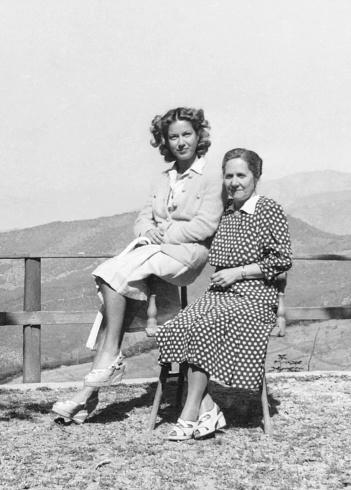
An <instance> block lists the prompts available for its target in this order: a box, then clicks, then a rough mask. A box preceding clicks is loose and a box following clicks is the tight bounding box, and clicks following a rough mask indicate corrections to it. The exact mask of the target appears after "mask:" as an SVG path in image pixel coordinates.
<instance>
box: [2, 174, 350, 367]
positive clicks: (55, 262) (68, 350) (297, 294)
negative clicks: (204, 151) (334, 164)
mask: <svg viewBox="0 0 351 490" xmlns="http://www.w3.org/2000/svg"><path fill="white" fill-rule="evenodd" d="M328 180H330V182H331V183H332V184H330V185H329V187H330V190H329V192H326V191H325V189H326V186H327V185H328ZM273 182H274V181H273ZM302 182H311V186H310V187H309V190H310V194H309V193H307V192H306V186H305V187H303V186H302V184H301V183H302ZM278 183H279V185H278V186H277V187H276V188H275V187H274V186H269V185H268V183H265V184H264V185H263V184H262V186H261V188H260V189H259V192H260V193H262V194H265V195H268V196H269V197H273V198H275V199H276V200H277V201H278V202H280V203H282V204H283V206H284V208H285V209H286V210H288V211H289V210H290V209H291V210H292V212H294V213H295V214H296V215H297V214H299V216H298V217H296V216H295V217H294V216H293V215H290V214H289V213H288V221H289V226H290V233H291V237H292V246H293V251H294V254H295V255H301V254H323V253H330V254H332V253H337V254H350V253H351V234H350V231H351V226H350V224H351V222H350V219H351V218H350V217H351V213H347V203H348V202H349V201H348V199H349V197H350V191H349V190H348V189H344V186H346V187H347V186H348V185H350V189H351V174H341V173H339V172H332V171H331V172H330V174H328V173H326V172H313V173H312V174H308V173H306V174H304V175H302V174H298V175H297V176H296V175H295V176H291V177H289V178H285V179H280V181H278ZM337 185H339V186H340V189H339V190H335V189H334V187H335V186H337ZM307 187H308V186H307ZM321 189H322V190H323V189H324V191H322V192H321ZM332 189H334V190H332ZM327 198H328V199H329V204H330V205H331V203H333V204H334V208H335V209H336V211H335V216H334V217H331V219H330V223H329V225H328V226H327V225H326V226H324V228H328V230H325V229H324V230H322V226H317V224H319V221H318V219H319V218H320V219H321V220H322V221H323V212H322V211H323V210H324V212H326V211H325V203H326V202H327ZM342 209H343V210H345V214H344V215H343V216H344V218H343V220H344V221H343V226H342V227H341V225H342V223H341V222H339V221H338V218H339V216H341V214H340V213H341V210H342ZM308 210H311V211H310V212H308ZM321 210H322V211H321ZM136 215H137V213H136V212H131V213H124V214H118V215H114V216H109V217H101V218H96V219H88V220H78V221H68V222H61V221H58V222H53V223H49V224H46V225H40V226H35V227H32V228H26V229H21V230H13V231H8V232H2V233H0V254H13V253H29V252H30V253H38V254H39V255H40V254H67V255H69V254H81V257H82V258H80V259H69V258H68V259H43V261H42V309H43V310H84V309H94V308H97V307H98V305H99V301H98V299H97V295H96V290H95V286H94V281H93V279H92V278H91V275H90V274H91V272H92V271H93V269H94V268H95V267H96V266H97V264H99V263H100V262H101V261H102V259H88V258H84V253H85V254H99V253H102V254H103V253H111V254H118V253H119V252H120V251H121V250H122V249H123V248H124V247H125V246H126V245H127V244H128V243H129V242H130V241H131V240H132V238H133V223H134V221H135V218H136ZM301 218H302V219H301ZM308 222H310V224H309V223H308ZM332 227H336V228H337V229H338V231H339V232H340V231H343V233H338V234H337V233H336V232H335V233H332V232H331V231H330V229H331V228H332ZM350 269H351V263H350V262H328V263H325V262H320V261H295V263H294V267H293V269H292V270H291V271H290V272H289V274H288V287H287V291H286V292H287V296H286V303H287V305H291V306H303V305H310V306H311V305H315V306H317V305H338V304H344V305H347V304H351V290H350V279H349V277H350V272H351V270H350ZM211 272H212V268H211V267H210V266H206V268H205V269H204V271H203V273H202V274H201V276H200V277H199V278H198V279H197V281H196V282H195V283H194V284H193V285H191V286H190V287H189V288H188V296H189V300H190V301H192V300H193V299H194V298H196V297H197V296H199V295H200V294H202V293H203V291H205V289H206V288H207V285H208V282H209V276H210V274H211ZM0 293H1V307H0V310H1V311H6V310H8V311H11V310H19V309H22V306H23V261H22V260H14V259H8V260H1V261H0ZM89 329H90V326H88V325H87V326H84V325H81V326H77V325H75V326H69V325H67V326H66V325H64V326H57V327H54V328H53V327H46V326H43V328H42V358H43V364H44V365H47V366H53V365H55V363H56V364H57V363H58V364H67V363H72V362H83V361H84V360H87V358H89V354H88V353H87V351H86V350H85V347H84V339H85V338H86V337H87V333H88V331H89ZM0 332H1V335H2V340H3V341H2V344H1V346H0V358H1V361H0V369H1V370H2V371H3V372H5V373H9V372H12V371H13V370H14V369H15V370H16V369H17V370H18V369H19V366H20V365H21V362H22V360H21V357H22V353H21V349H22V330H21V328H19V327H0ZM16 366H17V367H16Z"/></svg>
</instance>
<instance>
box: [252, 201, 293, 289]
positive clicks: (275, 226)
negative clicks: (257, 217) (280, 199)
mask: <svg viewBox="0 0 351 490" xmlns="http://www.w3.org/2000/svg"><path fill="white" fill-rule="evenodd" d="M260 228H261V231H260V244H259V246H260V249H261V253H262V260H260V261H259V262H258V266H259V267H260V269H261V271H262V272H263V274H264V277H265V278H266V279H267V280H268V281H272V280H273V279H274V278H275V277H276V276H278V275H279V274H281V273H282V272H286V271H288V270H289V269H290V268H291V266H292V250H291V241H290V235H289V227H288V221H287V219H286V216H285V213H284V211H283V209H282V207H281V206H280V205H279V204H277V203H276V202H275V201H273V200H269V203H268V204H267V207H266V208H265V209H264V211H263V212H262V216H261V225H260Z"/></svg>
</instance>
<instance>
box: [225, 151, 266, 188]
mask: <svg viewBox="0 0 351 490" xmlns="http://www.w3.org/2000/svg"><path fill="white" fill-rule="evenodd" d="M234 158H241V159H242V160H244V162H246V163H247V166H248V167H249V170H250V171H251V172H252V175H253V176H254V179H255V184H257V182H258V181H259V180H260V177H261V175H262V165H263V161H262V159H261V158H260V157H259V156H258V155H257V153H255V152H254V151H251V150H245V148H235V149H234V150H230V151H227V153H226V154H225V155H224V157H223V161H222V170H223V173H224V171H225V164H226V163H227V162H229V160H233V159H234Z"/></svg>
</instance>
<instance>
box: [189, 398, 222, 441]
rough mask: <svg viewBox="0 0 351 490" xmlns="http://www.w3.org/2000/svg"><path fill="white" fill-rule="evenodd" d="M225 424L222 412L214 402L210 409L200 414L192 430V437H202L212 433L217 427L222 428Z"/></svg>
mask: <svg viewBox="0 0 351 490" xmlns="http://www.w3.org/2000/svg"><path fill="white" fill-rule="evenodd" d="M226 425H227V423H226V421H225V418H224V415H223V412H221V410H220V408H219V406H218V405H217V404H216V403H215V404H214V405H213V408H212V409H211V410H209V411H208V412H204V413H203V414H201V415H200V417H199V419H198V421H197V427H196V429H195V431H194V437H195V439H202V438H203V437H207V436H209V435H210V434H214V433H215V432H216V430H218V429H223V427H225V426H226Z"/></svg>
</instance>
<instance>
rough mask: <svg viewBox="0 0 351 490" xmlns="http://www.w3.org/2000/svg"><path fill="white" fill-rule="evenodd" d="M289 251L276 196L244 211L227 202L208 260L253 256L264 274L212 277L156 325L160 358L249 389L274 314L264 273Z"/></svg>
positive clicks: (281, 265)
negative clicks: (224, 279)
mask: <svg viewBox="0 0 351 490" xmlns="http://www.w3.org/2000/svg"><path fill="white" fill-rule="evenodd" d="M291 256H292V254H291V245H290V238H289V231H288V226H287V220H286V217H285V214H284V212H283V210H282V208H281V206H279V205H278V204H277V203H276V202H274V201H273V200H271V199H268V198H265V197H263V196H260V197H259V198H258V200H257V203H256V206H255V209H254V212H253V213H252V214H251V213H248V212H245V211H242V210H240V211H239V212H235V213H234V212H233V211H231V210H230V209H229V208H228V206H227V208H226V211H225V212H224V214H223V217H222V220H221V223H220V226H219V228H218V231H217V233H216V236H215V238H214V240H213V243H212V247H211V251H210V256H209V260H210V263H211V265H214V266H216V270H221V269H226V268H232V267H240V266H243V265H248V264H252V263H256V264H258V265H259V266H260V268H261V270H262V272H263V274H264V278H262V279H249V280H243V281H239V282H236V283H234V284H233V285H232V286H229V287H227V288H223V287H221V286H218V285H215V284H213V283H212V284H211V285H210V287H209V289H208V290H207V291H206V292H205V294H204V295H203V296H202V297H200V298H199V299H197V300H196V301H195V302H194V303H193V304H191V305H189V306H188V307H187V308H185V309H184V310H182V311H181V312H180V313H179V315H178V316H177V317H176V318H175V319H174V320H172V321H171V322H168V323H166V324H165V325H164V326H163V327H161V328H160V329H159V331H158V332H157V334H156V340H157V343H158V346H159V349H160V362H161V363H166V362H177V363H181V362H185V361H186V362H188V363H191V364H195V365H197V366H199V367H201V368H202V369H204V370H205V371H207V372H208V373H209V374H210V376H211V378H212V379H214V380H216V381H218V382H220V383H223V384H226V385H229V386H235V387H238V388H247V389H257V388H258V387H259V386H260V385H261V383H262V376H263V370H264V362H265V357H266V351H267V343H268V337H269V333H270V331H271V329H272V327H273V326H274V325H275V319H276V309H277V290H276V288H275V285H274V282H273V281H272V280H273V279H274V278H275V277H276V276H277V275H278V274H280V273H281V272H285V271H287V270H288V269H289V268H290V267H291Z"/></svg>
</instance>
